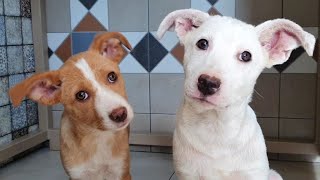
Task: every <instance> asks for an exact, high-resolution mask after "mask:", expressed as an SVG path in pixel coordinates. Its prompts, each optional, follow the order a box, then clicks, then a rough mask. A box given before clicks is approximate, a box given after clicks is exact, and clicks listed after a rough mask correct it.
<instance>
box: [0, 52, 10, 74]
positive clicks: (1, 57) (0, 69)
mask: <svg viewBox="0 0 320 180" xmlns="http://www.w3.org/2000/svg"><path fill="white" fill-rule="evenodd" d="M7 74H8V59H7V50H6V47H0V76H5V75H7Z"/></svg>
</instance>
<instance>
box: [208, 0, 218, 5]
mask: <svg viewBox="0 0 320 180" xmlns="http://www.w3.org/2000/svg"><path fill="white" fill-rule="evenodd" d="M217 1H218V0H208V2H209V3H210V4H211V5H214V4H215V3H216V2H217Z"/></svg>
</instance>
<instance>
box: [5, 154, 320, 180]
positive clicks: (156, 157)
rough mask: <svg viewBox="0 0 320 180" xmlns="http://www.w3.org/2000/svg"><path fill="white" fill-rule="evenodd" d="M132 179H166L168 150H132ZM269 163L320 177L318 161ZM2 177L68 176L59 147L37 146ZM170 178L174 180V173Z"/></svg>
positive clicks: (301, 179) (296, 178) (289, 175)
mask: <svg viewBox="0 0 320 180" xmlns="http://www.w3.org/2000/svg"><path fill="white" fill-rule="evenodd" d="M131 159H132V165H131V173H132V176H133V180H169V179H170V177H171V176H172V175H173V172H174V171H173V167H172V156H171V154H162V153H146V152H131ZM271 167H272V168H273V169H276V170H277V171H279V173H280V174H281V175H282V176H283V178H284V179H285V180H316V179H318V180H320V164H319V163H318V164H315V163H303V162H284V161H272V162H271ZM0 179H1V180H22V179H23V180H58V179H59V180H64V179H65V180H67V179H68V178H67V176H66V174H65V173H64V170H63V168H62V166H61V162H60V156H59V152H58V151H49V149H47V148H43V149H40V150H38V151H36V152H35V153H33V154H31V155H28V156H27V157H25V158H23V159H20V160H18V161H15V162H12V163H10V164H8V165H7V166H5V167H4V168H2V169H0ZM171 180H176V177H175V176H174V175H173V176H172V178H171Z"/></svg>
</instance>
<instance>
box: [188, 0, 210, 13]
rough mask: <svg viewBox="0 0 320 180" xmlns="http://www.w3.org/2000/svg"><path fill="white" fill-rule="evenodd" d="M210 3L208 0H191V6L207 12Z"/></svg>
mask: <svg viewBox="0 0 320 180" xmlns="http://www.w3.org/2000/svg"><path fill="white" fill-rule="evenodd" d="M211 7H212V4H211V3H210V1H208V0H191V8H192V9H198V10H200V11H203V12H208V10H209V9H210V8H211Z"/></svg>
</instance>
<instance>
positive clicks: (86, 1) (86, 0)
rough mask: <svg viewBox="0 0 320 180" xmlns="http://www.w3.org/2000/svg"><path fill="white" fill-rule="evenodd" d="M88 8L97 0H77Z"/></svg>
mask: <svg viewBox="0 0 320 180" xmlns="http://www.w3.org/2000/svg"><path fill="white" fill-rule="evenodd" d="M79 1H80V2H81V3H82V4H83V5H84V7H86V8H87V9H88V10H89V9H91V8H92V6H93V5H94V4H95V3H96V2H97V0H79Z"/></svg>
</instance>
